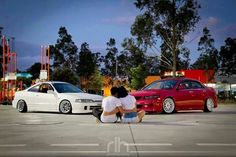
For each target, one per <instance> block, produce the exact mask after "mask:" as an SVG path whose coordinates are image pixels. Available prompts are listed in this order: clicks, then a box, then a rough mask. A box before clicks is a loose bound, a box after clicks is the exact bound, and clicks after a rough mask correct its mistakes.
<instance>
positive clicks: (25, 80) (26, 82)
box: [17, 77, 32, 88]
mask: <svg viewBox="0 0 236 157" xmlns="http://www.w3.org/2000/svg"><path fill="white" fill-rule="evenodd" d="M20 81H22V82H23V86H24V88H26V87H30V86H31V84H32V80H31V78H25V77H17V82H20Z"/></svg>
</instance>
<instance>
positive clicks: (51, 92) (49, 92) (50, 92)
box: [47, 90, 55, 94]
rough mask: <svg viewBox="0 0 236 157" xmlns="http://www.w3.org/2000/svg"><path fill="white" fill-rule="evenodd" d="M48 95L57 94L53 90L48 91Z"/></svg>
mask: <svg viewBox="0 0 236 157" xmlns="http://www.w3.org/2000/svg"><path fill="white" fill-rule="evenodd" d="M47 93H48V94H54V93H55V92H54V91H53V90H48V91H47Z"/></svg>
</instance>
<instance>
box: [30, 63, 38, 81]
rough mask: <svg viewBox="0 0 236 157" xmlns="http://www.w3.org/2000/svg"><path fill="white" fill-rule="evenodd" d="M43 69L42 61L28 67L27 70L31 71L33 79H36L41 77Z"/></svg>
mask: <svg viewBox="0 0 236 157" xmlns="http://www.w3.org/2000/svg"><path fill="white" fill-rule="evenodd" d="M40 70H41V63H38V62H37V63H34V64H33V65H32V66H31V67H30V68H28V69H27V72H28V73H30V74H31V75H32V76H33V77H32V79H33V80H35V79H37V78H39V74H40Z"/></svg>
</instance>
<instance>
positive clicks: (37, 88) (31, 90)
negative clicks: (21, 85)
mask: <svg viewBox="0 0 236 157" xmlns="http://www.w3.org/2000/svg"><path fill="white" fill-rule="evenodd" d="M39 86H40V85H37V86H34V87H32V88H30V89H29V90H28V91H29V92H39Z"/></svg>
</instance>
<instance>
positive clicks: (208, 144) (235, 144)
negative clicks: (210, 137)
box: [196, 143, 236, 147]
mask: <svg viewBox="0 0 236 157" xmlns="http://www.w3.org/2000/svg"><path fill="white" fill-rule="evenodd" d="M196 145H197V146H226V147H228V146H231V147H232V146H236V143H196Z"/></svg>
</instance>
